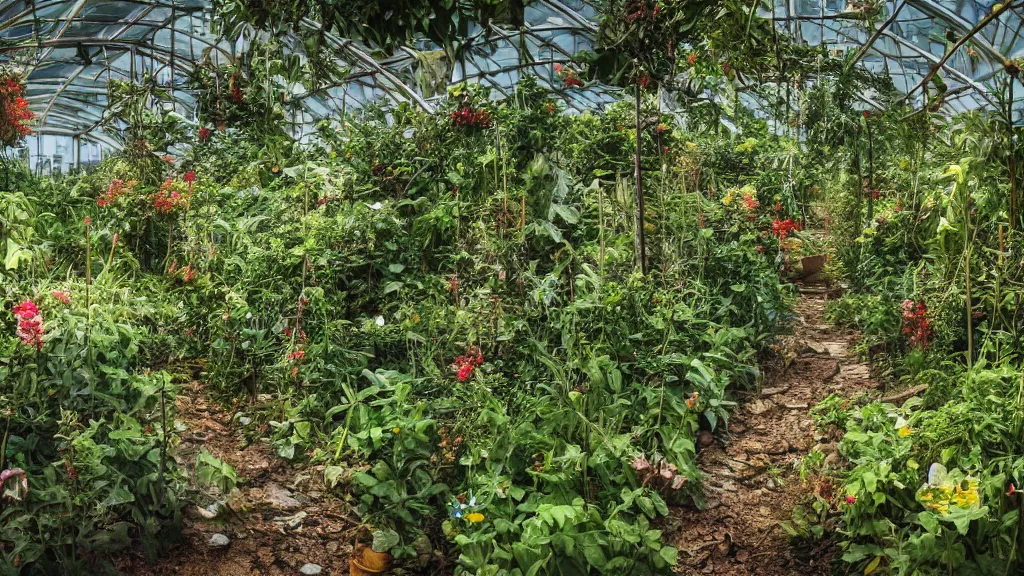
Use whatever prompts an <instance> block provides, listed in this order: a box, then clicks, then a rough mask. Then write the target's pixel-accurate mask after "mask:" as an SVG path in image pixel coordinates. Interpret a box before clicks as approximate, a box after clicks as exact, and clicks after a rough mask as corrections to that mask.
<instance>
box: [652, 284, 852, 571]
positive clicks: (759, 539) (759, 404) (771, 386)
mask: <svg viewBox="0 0 1024 576" xmlns="http://www.w3.org/2000/svg"><path fill="white" fill-rule="evenodd" d="M824 304H825V300H824V297H823V296H819V295H804V296H802V298H801V301H800V302H799V303H798V305H797V306H796V310H795V314H796V318H795V321H794V325H793V336H792V337H791V338H789V339H787V340H789V342H787V343H786V346H784V358H785V359H786V362H785V366H784V368H781V369H780V370H779V371H778V372H779V373H778V374H776V375H775V376H774V377H769V378H766V382H765V385H764V388H763V389H762V390H761V391H760V393H755V394H751V395H750V396H749V397H748V398H745V399H744V400H743V401H742V402H741V403H740V407H739V408H738V410H736V412H734V414H733V415H732V417H731V418H730V421H729V434H728V435H725V436H724V437H721V438H713V437H712V436H711V435H709V434H706V433H704V434H702V435H701V438H700V439H699V440H700V445H701V446H703V448H699V449H700V452H699V455H698V459H699V462H700V467H701V469H702V470H703V472H704V480H705V496H706V498H707V508H706V509H705V510H703V511H698V510H696V509H694V508H677V509H675V510H674V511H673V517H672V519H671V521H670V522H669V523H668V526H666V529H667V530H666V531H667V533H670V534H673V535H676V539H675V542H673V544H674V545H675V546H676V547H678V548H679V552H680V554H679V558H680V567H679V568H678V571H680V572H681V573H683V574H715V575H725V576H739V575H757V576H783V575H785V576H789V575H794V576H795V575H799V576H814V575H818V574H821V575H826V574H829V573H830V572H829V570H828V562H829V560H830V556H831V553H830V551H829V550H827V549H821V550H812V551H802V552H801V553H797V552H796V551H795V550H794V549H792V548H791V546H790V545H789V543H788V538H787V535H786V532H785V531H784V530H783V529H782V526H781V522H784V521H788V520H790V519H791V515H792V509H793V507H794V505H796V504H798V503H799V502H801V501H804V500H805V499H806V497H807V496H808V495H809V494H812V493H813V491H815V490H817V491H819V492H821V491H822V490H823V489H824V490H828V488H827V487H822V486H815V485H812V484H809V483H805V482H801V480H800V477H799V474H798V470H797V466H798V464H799V462H800V461H801V459H802V458H803V456H805V455H806V454H807V453H808V452H809V451H810V450H811V449H812V448H813V447H815V446H816V444H818V443H821V445H820V446H818V447H819V450H822V452H824V453H826V454H828V453H830V452H831V453H834V444H831V443H829V441H828V439H826V438H820V437H816V436H817V434H816V432H815V430H814V423H813V420H812V418H811V416H810V414H809V411H810V409H811V408H812V407H814V406H815V405H816V404H817V403H818V402H820V401H821V400H822V399H824V398H825V397H826V396H828V395H829V394H832V393H837V394H840V395H842V396H845V397H848V398H849V397H853V396H855V395H857V393H858V392H860V391H864V390H865V389H868V388H871V387H872V384H871V381H870V375H869V369H868V366H867V365H866V364H864V363H863V362H861V361H860V360H858V358H857V357H856V355H855V354H854V353H853V346H854V341H855V335H854V334H852V333H849V332H843V331H838V330H835V329H832V328H830V327H829V326H828V325H827V324H826V323H825V321H824ZM785 350H788V351H785ZM829 458H836V456H829Z"/></svg>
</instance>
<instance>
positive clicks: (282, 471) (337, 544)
mask: <svg viewBox="0 0 1024 576" xmlns="http://www.w3.org/2000/svg"><path fill="white" fill-rule="evenodd" d="M177 414H178V420H179V422H180V423H181V424H182V425H183V429H184V432H183V435H184V438H183V441H182V444H181V445H180V446H178V448H177V450H176V451H175V457H176V459H177V461H178V464H179V465H181V466H182V467H184V468H185V469H187V470H188V471H189V472H190V474H192V481H193V482H192V484H193V486H195V485H196V483H195V476H194V467H195V461H196V455H197V454H198V453H199V452H200V451H201V450H203V449H205V450H207V451H209V452H210V453H211V454H213V455H214V456H216V457H217V458H220V459H221V460H223V461H224V462H227V463H228V464H230V465H231V466H233V467H234V469H235V471H236V472H237V474H238V476H239V479H240V480H244V482H243V483H242V484H240V486H239V487H238V488H237V490H236V491H235V492H233V493H232V494H231V495H230V496H228V497H226V498H224V497H223V495H222V496H221V499H223V500H226V504H225V505H224V506H223V510H221V511H220V512H219V513H218V515H217V516H216V518H213V519H207V518H205V517H204V515H203V514H202V513H201V512H200V511H199V510H198V507H197V506H196V505H194V504H190V505H189V506H188V508H187V510H186V518H185V528H184V543H183V544H182V545H180V546H178V547H177V548H176V549H173V550H171V551H170V552H168V553H167V554H166V555H165V556H166V557H165V558H164V559H163V560H161V561H160V562H159V563H157V564H156V565H152V566H150V565H147V564H146V563H145V562H144V561H143V560H142V559H141V558H127V559H125V560H123V561H122V563H121V566H119V569H120V571H121V572H122V573H125V574H134V575H136V576H158V575H167V574H177V575H182V576H276V575H286V574H287V575H294V574H299V573H300V572H299V570H300V569H301V568H302V566H304V565H305V564H316V565H319V566H320V567H321V568H322V569H323V571H322V572H321V574H323V575H325V576H326V575H331V574H347V573H348V556H349V554H350V553H351V551H352V545H353V538H354V530H355V528H356V527H357V525H358V521H357V520H356V519H354V518H352V517H351V515H350V512H349V506H348V505H347V504H346V503H345V502H343V501H341V500H339V499H338V498H336V497H334V496H332V495H331V494H329V493H328V491H327V489H326V487H325V486H324V484H323V468H322V467H319V466H313V467H307V468H304V469H293V468H292V467H290V466H289V465H288V464H287V463H286V462H285V461H284V460H282V459H281V458H278V456H277V455H276V454H275V453H274V451H273V449H272V447H271V446H270V443H269V433H268V430H266V429H262V430H252V429H249V430H246V429H244V428H245V427H243V426H242V425H241V424H240V423H239V421H238V419H237V418H233V416H234V412H233V411H229V410H225V409H223V408H221V407H220V406H219V405H218V404H216V403H215V402H212V401H209V400H208V399H207V396H206V394H205V393H204V390H203V388H202V385H201V384H200V383H198V382H194V383H192V384H190V385H189V386H188V387H187V388H186V389H185V390H183V391H182V393H181V395H179V397H178V399H177ZM253 436H255V439H254V441H251V442H250V441H249V440H248V439H247V437H253ZM193 496H194V497H195V499H196V500H197V501H200V502H206V501H212V500H214V498H212V497H210V496H209V495H207V494H204V493H202V492H201V491H200V490H199V488H196V492H194V493H193ZM214 534H222V535H225V536H227V537H228V538H229V539H230V541H231V542H230V544H229V545H227V546H224V547H214V546H212V545H211V544H210V540H211V538H212V537H213V535H214Z"/></svg>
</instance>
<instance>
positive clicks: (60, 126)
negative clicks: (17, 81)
mask: <svg viewBox="0 0 1024 576" xmlns="http://www.w3.org/2000/svg"><path fill="white" fill-rule="evenodd" d="M211 13H212V8H211V5H210V2H209V1H208V0H70V1H68V0H0V63H13V64H14V65H15V66H17V67H18V68H20V69H22V70H23V71H24V73H25V78H26V83H27V94H26V96H27V98H28V100H29V102H30V104H31V106H32V108H33V109H34V111H35V112H36V114H37V118H38V124H37V126H36V130H37V132H38V133H39V134H44V135H45V134H52V135H59V136H69V137H72V138H75V139H76V140H77V139H85V140H88V141H94V142H99V143H102V144H104V145H106V146H116V145H117V140H116V138H112V137H111V136H109V135H107V134H105V133H103V132H102V131H101V130H100V128H101V127H102V126H103V125H105V124H107V123H108V122H109V119H108V118H107V117H106V116H105V115H104V111H105V109H106V107H107V84H108V82H109V81H111V80H122V81H131V80H138V79H140V78H141V77H142V76H143V74H150V75H152V76H153V77H155V78H156V81H157V83H158V84H160V85H161V86H163V87H164V88H167V89H169V91H170V92H171V93H172V96H173V99H174V101H175V106H176V108H177V109H178V110H179V111H180V112H181V113H182V114H183V115H184V116H186V117H189V116H190V114H191V113H192V112H193V111H194V106H195V94H194V93H192V92H191V91H190V90H189V89H188V86H187V82H186V78H187V75H188V74H189V73H190V71H191V70H192V68H193V66H194V65H195V63H196V62H198V61H200V60H201V59H203V58H210V59H212V60H214V61H215V62H220V63H226V62H230V61H233V60H234V58H235V56H237V55H238V54H240V53H242V52H244V51H245V48H246V42H244V41H239V42H237V43H230V42H226V41H224V40H223V39H222V38H219V37H217V36H216V35H215V34H214V33H213V32H212V31H211V26H210V24H211V18H212V15H211ZM525 16H526V26H525V27H523V28H522V29H519V30H506V29H502V28H500V27H498V26H492V27H490V28H488V29H486V30H484V29H481V28H480V27H477V30H475V31H474V33H473V34H472V37H471V38H469V41H468V42H465V43H463V46H464V47H463V49H462V51H461V52H460V53H459V54H458V55H457V57H456V58H455V59H454V61H450V62H449V61H447V58H446V57H444V56H439V54H440V53H441V51H440V50H436V49H435V48H434V47H430V46H420V47H419V48H420V49H418V50H417V49H415V48H413V47H408V48H405V49H403V50H401V51H399V52H398V53H396V54H395V55H393V56H391V57H389V58H386V59H379V58H378V57H377V56H376V54H377V53H376V52H374V51H373V50H371V49H369V48H368V47H366V46H363V45H362V44H360V43H358V42H354V41H351V40H346V39H343V38H338V37H336V36H334V35H333V34H326V35H325V39H326V40H327V42H328V44H329V45H330V46H329V48H330V49H331V50H332V52H333V53H334V54H337V55H338V56H339V58H341V59H342V60H343V61H344V64H345V67H346V68H347V69H348V70H349V74H348V75H347V77H346V78H345V79H344V81H342V82H340V83H337V84H335V85H331V86H327V87H324V88H322V89H320V90H318V91H317V92H316V94H312V95H307V96H305V97H301V98H300V101H301V105H300V106H298V107H297V111H296V112H295V115H296V117H295V119H294V121H295V123H296V125H297V126H299V127H305V128H306V129H308V128H309V127H311V126H312V125H313V123H314V122H316V121H318V120H320V119H323V118H326V117H330V116H332V115H335V114H336V113H337V111H338V110H341V109H349V110H351V109H355V108H358V107H361V106H363V105H365V104H367V103H370V102H377V101H380V100H386V101H389V102H410V103H412V104H414V105H416V106H419V107H421V108H423V109H425V110H433V107H434V103H433V100H434V99H436V97H437V95H438V94H440V93H443V88H444V87H446V86H447V85H448V84H450V83H451V82H457V81H462V80H470V81H479V82H481V83H484V84H486V85H489V86H491V87H492V88H493V89H494V91H495V94H496V96H501V95H507V94H508V93H509V92H510V89H511V88H512V87H513V86H514V85H515V82H516V81H517V80H518V75H519V74H520V73H521V71H522V70H524V69H529V68H533V69H534V70H535V73H536V74H537V75H538V76H539V77H540V78H541V79H542V82H545V83H549V84H553V83H554V82H555V81H556V80H557V79H556V78H554V76H553V72H552V70H551V64H553V63H555V62H566V61H568V60H570V59H571V57H572V55H573V54H575V53H577V52H578V51H579V50H582V49H586V48H590V47H591V45H592V36H593V31H594V30H595V27H596V21H597V11H596V10H595V9H594V7H593V6H592V5H591V4H589V3H588V2H587V1H586V0H543V1H537V2H534V3H532V4H531V5H530V6H529V7H527V8H526V14H525ZM305 32H308V33H310V34H313V33H318V32H319V28H318V24H317V23H315V22H312V21H307V22H304V23H303V32H300V34H302V35H304V33H305ZM254 34H255V33H254ZM283 40H284V41H285V42H286V43H290V44H291V45H294V46H295V47H296V49H297V50H301V38H300V36H299V35H291V36H290V37H288V38H285V39H283ZM431 59H433V60H434V61H435V62H437V61H439V60H444V62H442V66H441V67H440V73H441V76H440V77H437V78H433V79H432V80H431V79H430V78H429V74H427V73H428V72H430V66H429V65H428V63H429V62H430V61H431ZM435 72H436V71H435ZM432 83H433V84H435V86H433V87H431V86H430V84H432ZM438 85H439V86H438ZM611 100H612V98H611V96H610V95H609V94H608V92H607V91H606V90H603V89H594V90H586V91H574V93H572V94H567V101H569V103H570V105H571V106H573V107H575V108H579V109H585V108H593V107H594V106H595V105H602V104H603V103H607V102H608V101H611Z"/></svg>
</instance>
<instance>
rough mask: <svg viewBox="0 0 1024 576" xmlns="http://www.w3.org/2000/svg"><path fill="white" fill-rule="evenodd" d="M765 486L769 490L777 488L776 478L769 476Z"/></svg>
mask: <svg viewBox="0 0 1024 576" xmlns="http://www.w3.org/2000/svg"><path fill="white" fill-rule="evenodd" d="M764 487H765V488H767V489H769V490H775V480H772V479H771V478H769V479H768V481H767V482H765V483H764Z"/></svg>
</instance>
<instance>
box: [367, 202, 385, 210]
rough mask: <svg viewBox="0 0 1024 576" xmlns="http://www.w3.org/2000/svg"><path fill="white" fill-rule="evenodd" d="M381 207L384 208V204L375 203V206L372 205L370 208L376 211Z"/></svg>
mask: <svg viewBox="0 0 1024 576" xmlns="http://www.w3.org/2000/svg"><path fill="white" fill-rule="evenodd" d="M381 206H383V204H381V203H380V202H374V203H373V204H371V205H370V208H372V209H374V210H380V208H381Z"/></svg>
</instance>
